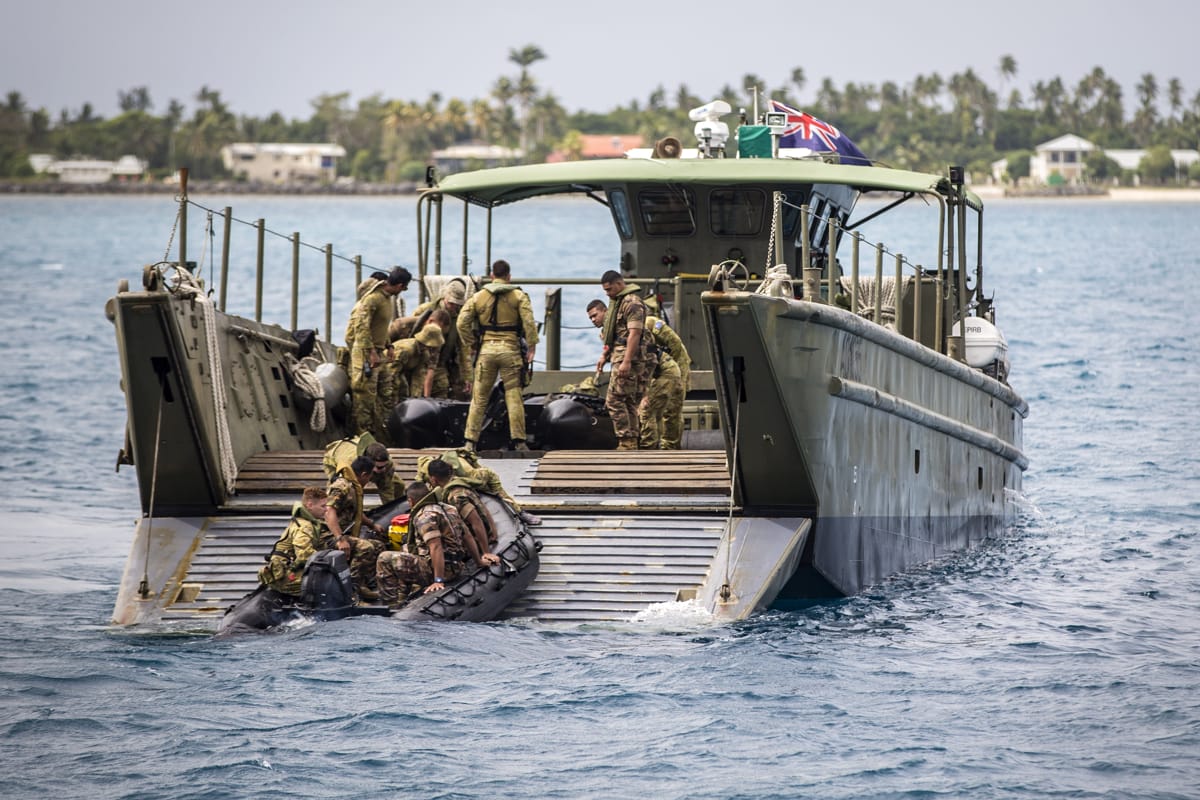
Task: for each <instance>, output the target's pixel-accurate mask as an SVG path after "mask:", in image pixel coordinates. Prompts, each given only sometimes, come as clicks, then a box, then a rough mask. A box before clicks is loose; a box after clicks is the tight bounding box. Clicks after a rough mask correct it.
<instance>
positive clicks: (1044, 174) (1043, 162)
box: [992, 133, 1200, 184]
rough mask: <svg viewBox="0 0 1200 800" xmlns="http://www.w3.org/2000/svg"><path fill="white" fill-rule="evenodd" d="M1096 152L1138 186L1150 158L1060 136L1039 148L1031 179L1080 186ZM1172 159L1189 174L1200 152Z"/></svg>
mask: <svg viewBox="0 0 1200 800" xmlns="http://www.w3.org/2000/svg"><path fill="white" fill-rule="evenodd" d="M1093 150H1096V151H1100V152H1102V153H1104V155H1106V156H1108V157H1109V158H1111V159H1112V160H1113V161H1115V162H1117V166H1119V167H1120V168H1121V169H1123V170H1126V171H1128V172H1133V173H1135V174H1134V182H1135V184H1136V183H1137V181H1138V176H1137V174H1136V173H1137V171H1138V167H1139V166H1141V163H1142V159H1143V158H1144V157H1145V156H1146V151H1145V150H1124V149H1116V150H1104V149H1103V148H1101V147H1099V146H1098V145H1095V144H1092V143H1091V142H1089V141H1088V140H1087V139H1084V138H1082V137H1080V136H1076V135H1075V134H1073V133H1068V134H1066V135H1065V136H1059V137H1058V138H1057V139H1051V140H1050V141H1048V142H1043V143H1042V144H1039V145H1038V146H1037V148H1036V152H1035V153H1034V155H1033V156H1031V157H1030V159H1029V179H1030V181H1031V182H1033V183H1049V182H1050V176H1051V175H1054V174H1058V175H1059V176H1060V177H1061V178H1062V179H1063V181H1064V182H1065V183H1077V182H1079V181H1080V179H1082V178H1083V177H1084V174H1085V164H1084V159H1085V158H1086V156H1087V154H1088V153H1090V152H1092V151H1093ZM1171 158H1172V159H1174V161H1175V169H1176V171H1177V172H1178V174H1180V175H1187V171H1188V168H1189V167H1190V166H1191V165H1192V164H1194V163H1196V162H1197V161H1200V152H1197V151H1196V150H1172V151H1171ZM999 163H1000V162H996V163H995V164H993V165H992V170H993V173H995V171H996V168H997V165H998V164H999Z"/></svg>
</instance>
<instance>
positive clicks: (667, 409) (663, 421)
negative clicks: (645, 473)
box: [638, 317, 691, 450]
mask: <svg viewBox="0 0 1200 800" xmlns="http://www.w3.org/2000/svg"><path fill="white" fill-rule="evenodd" d="M646 333H647V334H649V335H651V336H652V337H653V339H654V346H655V347H656V348H657V350H658V367H657V369H655V370H654V373H653V375H652V377H651V379H650V386H649V387H648V388H647V389H646V401H645V404H644V405H643V406H642V409H641V414H640V416H639V420H638V421H639V423H640V424H641V432H640V434H639V437H640V438H639V446H640V447H641V449H643V450H654V449H656V448H661V449H663V450H678V449H679V445H680V441H681V440H682V439H683V399H684V397H685V396H686V395H687V390H688V381H689V379H690V376H691V357H690V356H688V352H687V349H686V348H685V347H684V346H683V340H682V339H680V338H679V334H677V333H675V331H673V330H671V328H670V327H669V326H668V325H667V323H665V322H663V321H662V320H661V319H659V318H657V317H646Z"/></svg>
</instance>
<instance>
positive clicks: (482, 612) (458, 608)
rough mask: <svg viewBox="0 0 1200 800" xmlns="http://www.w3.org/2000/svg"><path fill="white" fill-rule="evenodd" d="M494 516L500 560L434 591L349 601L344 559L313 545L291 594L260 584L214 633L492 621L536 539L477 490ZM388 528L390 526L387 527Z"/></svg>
mask: <svg viewBox="0 0 1200 800" xmlns="http://www.w3.org/2000/svg"><path fill="white" fill-rule="evenodd" d="M480 498H481V499H482V500H483V502H484V504H485V505H486V506H487V508H488V510H489V511H490V512H491V513H492V518H493V519H494V520H495V521H496V527H497V539H498V541H497V543H496V547H495V548H494V551H493V552H495V554H496V555H497V556H499V557H500V563H498V564H492V565H489V566H481V567H476V568H475V569H473V570H470V571H468V572H465V573H463V574H462V575H460V576H459V577H458V578H456V579H455V580H453V581H449V582H447V583H446V588H445V589H443V590H441V591H439V592H432V593H430V594H422V593H420V592H417V593H414V594H412V595H410V596H409V597H408V599H407V601H406V602H405V603H404V605H402V606H401V607H400V608H398V609H392V608H389V607H387V606H378V605H359V604H356V603H355V602H354V590H353V585H352V583H351V580H350V565H349V563H348V562H347V560H346V556H345V555H344V554H343V553H342V552H341V551H340V550H321V551H319V552H316V553H314V554H313V555H312V557H311V558H309V560H308V563H307V565H306V566H305V568H304V578H303V580H302V581H301V589H300V594H299V596H295V595H287V594H283V593H281V592H277V591H275V590H273V589H269V588H267V587H266V586H262V585H260V586H259V587H258V588H257V589H255V590H254V591H253V592H251V593H250V594H248V595H246V596H245V597H243V598H242V599H241V600H239V601H238V602H237V603H235V604H234V605H233V606H231V607H230V608H229V609H228V610H227V611H226V612H225V615H224V616H223V617H222V618H221V623H220V625H219V627H218V628H217V635H218V636H227V635H232V634H238V633H256V632H263V631H277V630H287V629H289V628H293V627H296V626H298V625H301V624H305V623H307V622H310V621H324V620H336V619H344V618H346V617H358V616H387V617H391V618H392V619H396V620H408V621H411V620H442V621H461V622H487V621H489V620H493V619H496V618H497V617H498V616H499V615H500V613H501V612H503V611H504V609H505V608H506V607H508V605H509V603H511V602H512V601H513V600H515V599H516V598H517V596H518V595H520V594H521V592H523V591H524V590H525V588H526V587H527V586H529V584H530V583H532V582H533V579H534V578H535V577H536V576H537V573H538V566H539V559H538V551H539V550H540V549H541V543H540V542H538V541H537V540H536V539H534V537H533V535H532V534H531V533H530V532H529V529H528V528H527V527H526V526H525V523H523V522H521V521H520V519H518V518H517V516H516V514H514V513H513V512H512V510H511V509H510V508H509V507H508V506H506V505H505V504H504V503H502V502H501V501H500V500H499V499H498V498H495V497H492V496H491V495H486V494H480ZM407 510H408V503H407V501H396V502H394V503H390V504H388V505H386V506H383V507H381V508H379V509H378V510H376V511H375V512H373V513H371V514H369V515H368V516H369V517H370V518H371V519H372V520H373V521H375V522H376V523H379V524H385V525H386V524H388V523H390V522H391V521H393V520H396V519H397V518H402V517H403V516H404V515H405V513H406V512H407ZM389 527H390V526H389Z"/></svg>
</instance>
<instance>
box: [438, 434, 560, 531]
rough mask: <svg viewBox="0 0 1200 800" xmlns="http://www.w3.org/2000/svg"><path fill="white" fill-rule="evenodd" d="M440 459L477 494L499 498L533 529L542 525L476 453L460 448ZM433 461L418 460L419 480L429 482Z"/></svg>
mask: <svg viewBox="0 0 1200 800" xmlns="http://www.w3.org/2000/svg"><path fill="white" fill-rule="evenodd" d="M440 458H441V459H442V460H443V461H445V462H446V463H447V464H449V465H450V466H451V467H452V468H453V469H454V474H455V476H456V477H458V478H462V479H463V481H464V482H465V483H466V484H467V485H468V486H470V487H471V488H472V489H474V490H475V491H477V492H486V493H487V494H491V495H495V496H496V497H499V498H500V500H501V502H503V503H504V504H505V505H506V506H508V507H509V508H511V509H512V510H513V513H514V514H516V515H517V516H518V517H519V518H520V519H521V521H522V522H524V523H525V524H526V525H529V526H531V527H535V526H537V525H541V524H542V518H541V517H538V516H535V515H533V514H531V513H529V512H528V511H525V510H524V509H522V508H521V505H520V503H518V502H517V501H516V500H515V499H514V498H513V496H512V495H510V494H509V493H508V491H507V490H506V489H505V488H504V484H502V483H501V482H500V476H499V475H498V474H496V471H495V470H494V469H490V468H488V467H485V466H483V465H482V464H480V463H479V457H478V455H476V453H475V451H473V450H467V449H466V448H460V449H458V450H447V451H445V452H444V453H442V455H441V456H440ZM432 461H433V456H419V457H418V458H417V480H419V481H428V480H429V464H430V463H431V462H432Z"/></svg>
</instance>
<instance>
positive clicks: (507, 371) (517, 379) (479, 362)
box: [456, 260, 538, 450]
mask: <svg viewBox="0 0 1200 800" xmlns="http://www.w3.org/2000/svg"><path fill="white" fill-rule="evenodd" d="M511 273H512V270H511V268H510V267H509V265H508V262H507V261H504V260H499V261H496V262H495V263H494V264H492V282H491V283H489V284H488V285H487V286H484V287H483V288H482V289H480V290H479V291H478V292H476V293H475V294H474V295H472V296H471V299H470V300H468V301H467V304H466V305H465V306H463V310H462V312H461V313H460V314H459V315H458V322H457V323H456V324H457V326H458V338H459V340H460V341H461V342H469V343H475V342H476V335H477V333H478V334H479V335H480V343H479V344H478V346H477V348H476V349H477V350H478V355H477V356H476V357H475V359H474V361H475V375H474V379H473V381H472V384H471V386H472V392H471V410H470V411H469V412H468V414H467V429H466V432H465V438H466V442H467V444H466V446H467V448H468V449H471V450H474V449H475V447H476V443H477V442H478V441H479V432H480V431H481V430H482V429H483V414H484V410H485V409H486V407H487V402H488V397H489V395H490V394H491V392H492V384H493V383H495V381H496V376H497V375H499V377H500V380H501V381H502V382H503V383H504V403H505V405H506V406H507V408H508V437H509V441H510V442H511V445H512V448H513V449H514V450H528V449H529V446H528V445H527V444H526V443H525V400H524V397H523V396H522V394H521V389H522V388H523V383H522V373H523V371H524V370H525V367H526V365H527V364H532V363H533V354H534V350H535V349H536V348H537V342H538V332H537V324H536V323H535V322H534V321H533V308H532V306H530V304H529V296H528V295H527V294H525V292H523V291H521V289H520V287H517V286H514V285H513V284H511V283H509V277H510V276H511ZM472 352H475V351H474V350H473V351H472Z"/></svg>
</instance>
